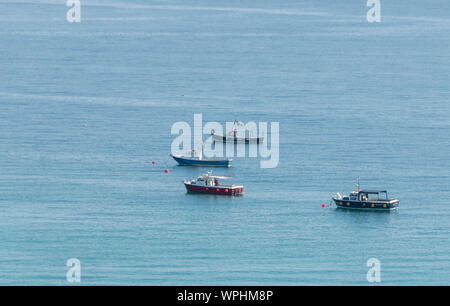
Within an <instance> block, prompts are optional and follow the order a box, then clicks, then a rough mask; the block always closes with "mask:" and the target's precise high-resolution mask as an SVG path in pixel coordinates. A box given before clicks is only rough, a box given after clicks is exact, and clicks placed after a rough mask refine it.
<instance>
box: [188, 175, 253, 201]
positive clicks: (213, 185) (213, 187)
mask: <svg viewBox="0 0 450 306" xmlns="http://www.w3.org/2000/svg"><path fill="white" fill-rule="evenodd" d="M225 179H231V177H227V176H216V175H212V171H209V172H207V173H205V174H203V175H201V176H199V177H198V178H196V179H193V180H188V179H185V180H184V186H185V187H186V190H187V192H192V193H209V194H217V195H233V196H234V195H242V194H243V193H244V186H242V185H226V184H221V183H219V180H225Z"/></svg>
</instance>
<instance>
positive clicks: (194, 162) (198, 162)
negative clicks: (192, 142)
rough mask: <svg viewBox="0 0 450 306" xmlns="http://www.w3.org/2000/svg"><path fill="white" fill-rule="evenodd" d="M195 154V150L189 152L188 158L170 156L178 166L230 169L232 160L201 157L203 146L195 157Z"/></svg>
mask: <svg viewBox="0 0 450 306" xmlns="http://www.w3.org/2000/svg"><path fill="white" fill-rule="evenodd" d="M196 152H197V151H196V150H191V151H190V153H191V155H190V156H182V155H173V154H170V156H172V158H173V159H175V160H176V162H177V163H178V164H179V165H180V166H200V167H202V166H204V167H231V161H232V160H233V159H232V158H219V157H203V146H202V150H201V151H199V153H198V155H197V156H196V155H195V153H196Z"/></svg>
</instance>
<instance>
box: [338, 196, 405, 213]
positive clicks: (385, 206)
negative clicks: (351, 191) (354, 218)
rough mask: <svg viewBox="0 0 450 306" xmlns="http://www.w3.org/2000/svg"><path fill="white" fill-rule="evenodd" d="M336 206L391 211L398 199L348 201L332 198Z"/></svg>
mask: <svg viewBox="0 0 450 306" xmlns="http://www.w3.org/2000/svg"><path fill="white" fill-rule="evenodd" d="M333 201H334V203H335V204H336V207H337V208H342V209H359V210H378V211H393V210H397V209H398V204H399V202H400V201H399V200H389V201H350V200H344V199H335V198H333Z"/></svg>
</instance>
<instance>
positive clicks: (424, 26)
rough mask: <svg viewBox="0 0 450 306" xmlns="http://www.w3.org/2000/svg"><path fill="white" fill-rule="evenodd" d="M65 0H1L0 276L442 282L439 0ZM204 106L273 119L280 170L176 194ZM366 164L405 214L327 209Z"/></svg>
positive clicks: (449, 47)
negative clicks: (376, 6) (370, 277)
mask: <svg viewBox="0 0 450 306" xmlns="http://www.w3.org/2000/svg"><path fill="white" fill-rule="evenodd" d="M64 2H65V1H51V0H42V1H38V0H29V1H4V0H1V1H0V72H1V73H0V284H1V285H19V284H25V285H38V284H39V285H40V284H42V285H64V284H68V283H67V281H66V272H67V270H68V268H67V267H66V261H67V260H68V259H69V258H78V259H79V260H80V261H81V266H82V268H81V273H82V276H81V278H82V280H81V281H82V284H85V285H87V284H96V285H109V284H113V285H119V284H122V285H138V284H147V285H188V284H189V285H211V284H212V285H223V284H230V285H231V284H234V285H305V284H323V285H341V284H343V285H365V284H369V283H368V282H367V280H366V273H367V270H368V268H367V267H366V262H367V260H368V259H369V258H372V257H375V258H378V259H379V260H380V262H381V280H382V283H381V284H385V285H421V284H427V285H431V284H439V285H450V256H449V254H450V208H449V207H450V189H449V186H450V159H449V152H450V37H449V32H450V17H449V8H450V6H449V3H448V1H447V0H433V1H418V0H416V1H406V0H403V1H381V2H382V21H381V23H377V24H375V23H373V24H372V23H368V22H367V21H366V17H365V15H366V12H367V10H368V8H367V7H366V5H365V3H366V1H365V0H352V1H334V0H326V1H312V0H310V1H294V0H289V1H282V2H280V3H277V2H275V1H237V0H233V1H225V0H221V1H206V0H198V1H181V0H179V1H178V0H174V1H144V0H141V1H139V0H131V1H125V0H123V1H119V0H112V1H106V0H97V1H93V0H92V1H91V0H84V1H83V0H82V1H81V3H82V8H81V13H82V17H81V18H82V19H81V23H78V24H76V23H73V24H70V23H68V22H67V21H66V12H67V10H68V8H67V7H66V6H65V5H64ZM195 113H201V114H203V120H204V122H206V121H219V122H221V123H225V122H226V121H231V122H232V121H234V120H235V119H238V120H240V121H243V122H248V121H256V122H259V121H268V122H279V123H280V162H279V165H278V167H276V168H274V169H261V168H260V166H259V165H260V163H259V160H258V159H255V158H236V159H235V160H234V161H233V167H232V168H230V169H217V170H215V173H216V174H220V175H230V176H233V177H234V181H235V182H236V183H243V184H244V185H245V191H246V193H245V195H244V196H243V197H236V198H228V197H217V196H208V195H206V196H202V195H192V194H186V192H185V188H184V186H183V184H182V180H183V178H185V177H189V178H193V177H196V176H197V175H198V174H200V173H202V172H204V171H206V170H208V169H201V168H200V169H199V168H187V167H179V166H177V165H176V164H175V162H174V161H173V160H168V154H169V153H170V145H171V143H172V141H173V139H174V138H175V136H172V135H171V134H170V129H171V126H172V124H174V123H175V122H177V121H186V122H188V123H190V124H191V125H193V118H194V114H195ZM152 160H155V161H156V162H157V164H156V165H152V163H151V162H152ZM166 168H167V169H168V170H169V171H170V172H169V173H168V174H166V173H164V169H166ZM357 176H360V177H361V184H362V187H364V188H383V189H387V190H388V191H389V192H390V194H391V195H392V196H395V197H398V198H400V200H401V202H400V209H399V211H398V212H397V213H390V214H386V213H370V212H352V211H339V210H336V209H335V208H334V207H329V206H327V207H326V208H322V203H329V201H330V193H331V192H337V191H340V192H341V193H342V192H349V191H351V190H353V189H354V183H355V180H356V177H357Z"/></svg>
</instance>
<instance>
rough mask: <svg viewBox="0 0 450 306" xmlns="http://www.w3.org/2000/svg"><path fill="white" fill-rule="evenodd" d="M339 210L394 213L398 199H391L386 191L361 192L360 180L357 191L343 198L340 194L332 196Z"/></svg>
mask: <svg viewBox="0 0 450 306" xmlns="http://www.w3.org/2000/svg"><path fill="white" fill-rule="evenodd" d="M332 200H333V201H334V203H335V204H336V207H337V208H343V209H359V210H378V211H392V210H397V209H398V205H399V202H400V201H399V200H398V199H395V198H394V199H389V197H388V194H387V191H386V190H360V185H359V178H358V183H357V184H356V190H355V191H352V192H351V193H350V194H349V195H344V196H342V195H341V194H340V193H339V192H338V193H337V194H336V195H334V196H332Z"/></svg>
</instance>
